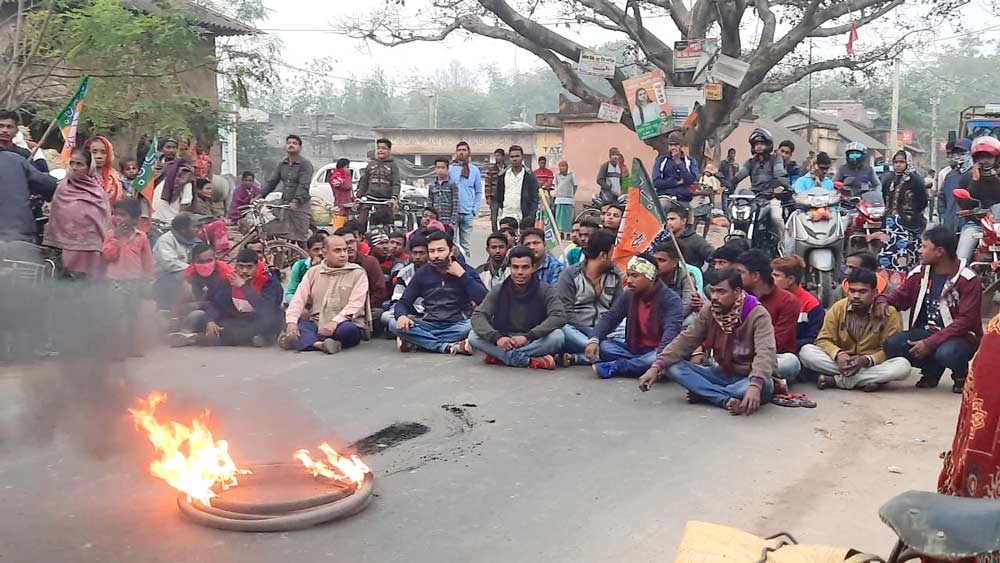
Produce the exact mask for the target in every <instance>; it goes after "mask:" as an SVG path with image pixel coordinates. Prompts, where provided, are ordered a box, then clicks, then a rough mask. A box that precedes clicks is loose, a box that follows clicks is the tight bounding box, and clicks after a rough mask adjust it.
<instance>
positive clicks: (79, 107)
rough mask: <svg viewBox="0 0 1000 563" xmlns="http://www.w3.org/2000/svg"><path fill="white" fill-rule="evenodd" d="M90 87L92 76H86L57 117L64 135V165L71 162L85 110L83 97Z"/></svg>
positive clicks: (61, 157)
mask: <svg viewBox="0 0 1000 563" xmlns="http://www.w3.org/2000/svg"><path fill="white" fill-rule="evenodd" d="M89 87H90V76H86V75H85V76H84V77H83V79H82V80H81V81H80V87H79V88H77V89H76V94H73V97H72V98H70V100H69V101H68V102H66V105H65V106H63V108H62V110H60V111H59V117H57V118H56V124H57V125H58V126H59V131H61V132H62V136H63V149H62V154H61V155H60V160H61V161H62V165H63V167H65V166H66V163H67V162H69V155H70V153H71V152H73V148H74V147H75V146H76V130H77V127H78V126H79V125H80V113H81V112H82V111H83V98H84V97H85V96H86V95H87V89H88V88H89Z"/></svg>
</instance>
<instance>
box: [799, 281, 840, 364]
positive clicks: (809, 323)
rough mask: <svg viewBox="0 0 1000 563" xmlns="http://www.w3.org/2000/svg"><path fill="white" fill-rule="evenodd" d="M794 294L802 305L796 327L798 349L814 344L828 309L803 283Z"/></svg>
mask: <svg viewBox="0 0 1000 563" xmlns="http://www.w3.org/2000/svg"><path fill="white" fill-rule="evenodd" d="M845 281H846V280H845ZM793 295H795V298H796V299H798V300H799V305H801V309H799V323H798V325H796V327H795V340H796V341H797V342H798V345H797V346H796V348H795V349H796V350H798V349H800V348H802V347H803V346H805V345H806V344H812V343H813V342H815V341H816V335H817V334H819V329H820V328H822V326H823V317H824V316H825V315H826V311H824V310H823V306H822V305H820V303H819V299H816V296H815V295H813V294H812V293H809V292H808V291H806V289H805V288H804V287H802V286H801V285H800V286H798V287H796V288H795V292H794V293H793Z"/></svg>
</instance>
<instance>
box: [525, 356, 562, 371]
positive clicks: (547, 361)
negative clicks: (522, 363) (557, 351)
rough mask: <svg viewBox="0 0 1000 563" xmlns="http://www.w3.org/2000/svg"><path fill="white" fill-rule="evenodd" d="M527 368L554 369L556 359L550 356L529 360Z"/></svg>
mask: <svg viewBox="0 0 1000 563" xmlns="http://www.w3.org/2000/svg"><path fill="white" fill-rule="evenodd" d="M528 367H529V368H531V369H556V359H555V358H553V357H552V356H539V357H537V358H531V363H529V364H528Z"/></svg>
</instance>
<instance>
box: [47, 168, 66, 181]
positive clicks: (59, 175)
mask: <svg viewBox="0 0 1000 563" xmlns="http://www.w3.org/2000/svg"><path fill="white" fill-rule="evenodd" d="M49 176H52V177H53V178H55V179H56V180H63V179H64V178H66V169H65V168H53V169H52V170H49Z"/></svg>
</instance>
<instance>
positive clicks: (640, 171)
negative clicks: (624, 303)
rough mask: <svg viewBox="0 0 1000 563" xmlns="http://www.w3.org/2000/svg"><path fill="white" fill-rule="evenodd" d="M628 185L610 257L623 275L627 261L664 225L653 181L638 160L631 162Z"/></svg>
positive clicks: (650, 241)
mask: <svg viewBox="0 0 1000 563" xmlns="http://www.w3.org/2000/svg"><path fill="white" fill-rule="evenodd" d="M631 182H632V187H631V188H630V189H629V191H628V201H627V202H626V203H625V215H624V216H623V217H622V225H621V227H619V228H618V241H617V242H616V243H615V251H614V254H613V259H614V262H615V264H616V265H617V266H618V268H619V269H620V270H621V271H623V272H624V271H625V267H626V265H627V264H628V260H629V258H631V257H633V256H635V255H636V254H640V253H642V252H645V251H646V249H647V248H649V245H650V244H652V243H653V240H654V239H655V238H656V235H657V234H659V233H660V231H662V230H663V225H664V224H665V223H666V222H667V220H666V218H665V217H664V216H663V209H662V208H661V207H660V201H659V199H657V197H656V190H655V189H654V188H653V181H652V180H651V179H650V177H649V173H648V172H646V167H645V166H643V165H642V161H641V160H639V159H638V158H633V159H632V174H631Z"/></svg>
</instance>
